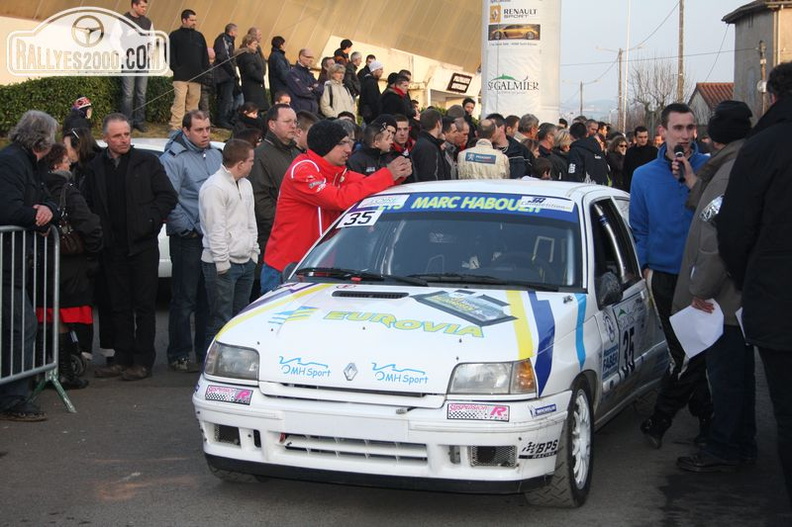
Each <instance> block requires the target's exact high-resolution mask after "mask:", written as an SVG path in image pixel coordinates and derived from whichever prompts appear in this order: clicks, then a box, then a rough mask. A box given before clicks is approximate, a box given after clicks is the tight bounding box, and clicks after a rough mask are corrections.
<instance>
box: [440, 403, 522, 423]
mask: <svg viewBox="0 0 792 527" xmlns="http://www.w3.org/2000/svg"><path fill="white" fill-rule="evenodd" d="M447 417H448V419H457V420H461V421H503V422H507V421H508V420H509V407H508V406H506V405H502V404H474V403H448V413H447Z"/></svg>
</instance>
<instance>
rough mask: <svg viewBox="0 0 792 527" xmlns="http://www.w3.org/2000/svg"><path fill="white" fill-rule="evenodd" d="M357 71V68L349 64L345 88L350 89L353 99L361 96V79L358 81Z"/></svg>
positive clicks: (345, 77) (345, 74)
mask: <svg viewBox="0 0 792 527" xmlns="http://www.w3.org/2000/svg"><path fill="white" fill-rule="evenodd" d="M356 70H357V66H355V65H354V64H352V63H351V62H349V63H347V65H346V72H345V73H344V86H346V87H347V88H348V89H349V93H351V94H352V97H353V98H354V97H357V96H358V95H360V79H358V76H357V73H356V72H355V71H356Z"/></svg>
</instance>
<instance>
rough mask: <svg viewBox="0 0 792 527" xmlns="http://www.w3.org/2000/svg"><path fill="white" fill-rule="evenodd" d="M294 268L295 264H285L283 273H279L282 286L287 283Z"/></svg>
mask: <svg viewBox="0 0 792 527" xmlns="http://www.w3.org/2000/svg"><path fill="white" fill-rule="evenodd" d="M296 268H297V262H292V263H290V264H287V265H286V267H284V268H283V271H282V272H281V283H282V284H285V283H286V282H288V281H289V278H290V277H291V275H292V273H293V272H294V270H295V269H296Z"/></svg>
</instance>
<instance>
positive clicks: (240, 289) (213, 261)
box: [198, 139, 259, 338]
mask: <svg viewBox="0 0 792 527" xmlns="http://www.w3.org/2000/svg"><path fill="white" fill-rule="evenodd" d="M251 168H253V147H252V146H251V145H250V143H248V142H247V141H242V140H239V139H231V140H230V141H228V142H227V143H226V145H225V148H223V165H222V166H221V167H220V170H218V171H217V172H215V174H214V175H212V176H210V177H209V179H207V180H206V182H205V183H204V184H203V186H201V190H200V192H199V194H198V209H199V214H200V218H201V226H202V228H203V232H204V237H203V254H202V255H201V265H202V266H203V272H204V279H205V282H206V295H207V299H208V301H209V331H208V332H207V336H208V337H210V338H214V336H215V335H216V334H217V332H218V331H220V329H221V328H222V327H223V326H224V325H225V323H226V322H228V321H229V320H231V318H232V317H233V316H234V315H236V314H237V313H239V312H240V311H241V310H242V308H244V307H245V306H246V305H247V303H248V300H249V299H250V291H251V289H252V287H253V274H254V270H255V268H256V262H257V261H258V255H259V247H258V241H257V240H258V231H257V228H256V215H255V212H254V209H253V187H252V186H251V185H250V182H249V181H248V180H247V179H246V178H247V176H248V174H250V169H251Z"/></svg>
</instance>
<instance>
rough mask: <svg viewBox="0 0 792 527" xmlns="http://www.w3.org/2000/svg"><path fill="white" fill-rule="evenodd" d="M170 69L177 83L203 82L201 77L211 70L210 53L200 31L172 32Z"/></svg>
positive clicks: (184, 28) (183, 30)
mask: <svg viewBox="0 0 792 527" xmlns="http://www.w3.org/2000/svg"><path fill="white" fill-rule="evenodd" d="M170 67H171V69H172V70H173V80H175V81H191V82H201V79H200V75H201V74H203V72H205V71H206V70H208V69H209V53H208V52H207V50H206V39H205V38H204V36H203V35H202V34H201V32H200V31H196V30H194V29H188V28H186V27H180V28H179V29H177V30H175V31H172V32H171V34H170Z"/></svg>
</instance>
